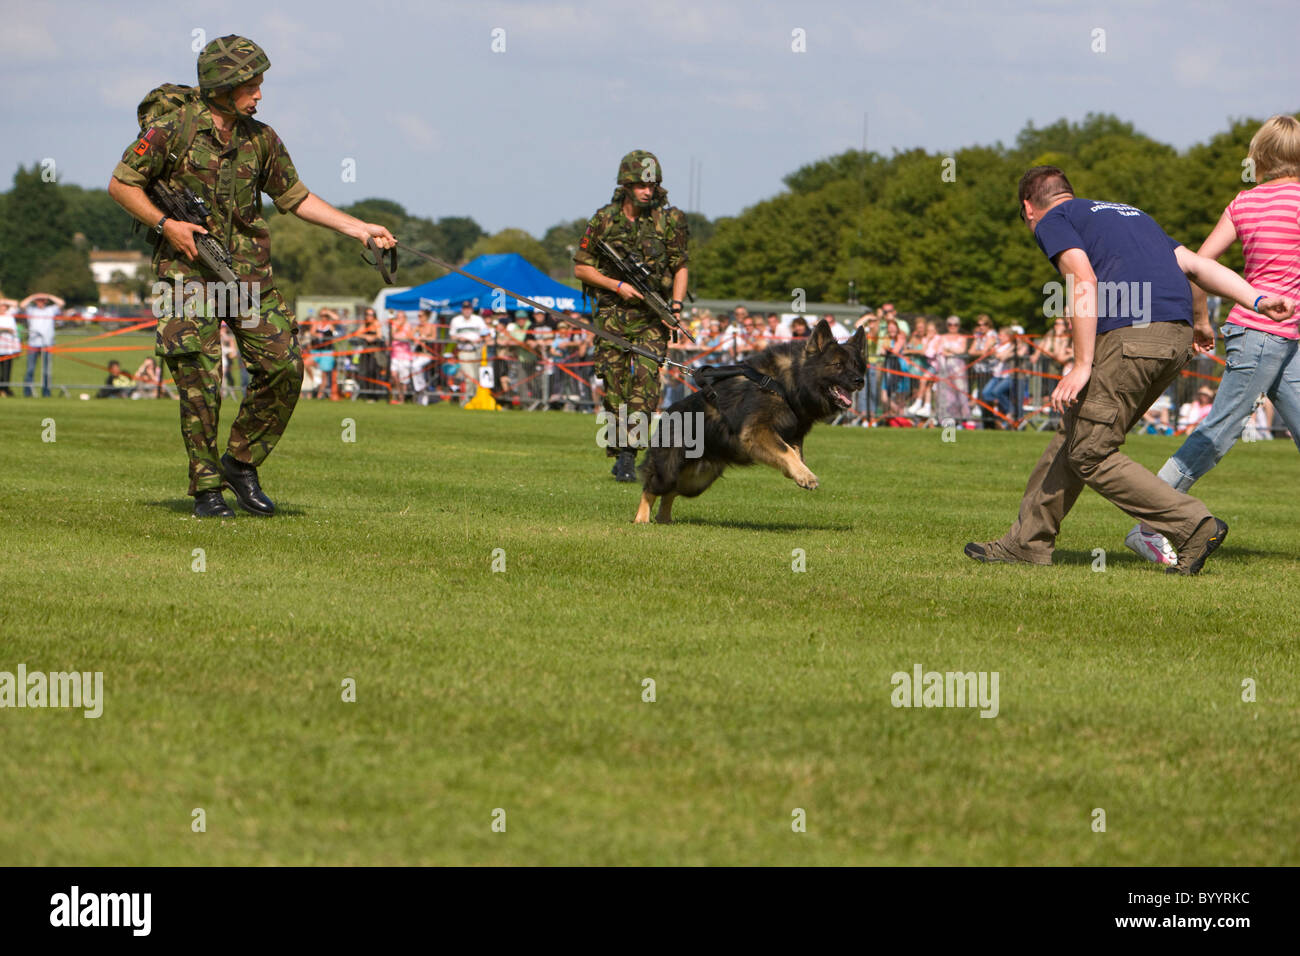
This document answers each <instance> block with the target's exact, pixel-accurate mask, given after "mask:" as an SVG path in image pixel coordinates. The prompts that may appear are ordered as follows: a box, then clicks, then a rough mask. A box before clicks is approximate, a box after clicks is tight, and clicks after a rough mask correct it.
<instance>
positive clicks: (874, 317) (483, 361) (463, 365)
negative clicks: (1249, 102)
mask: <svg viewBox="0 0 1300 956" xmlns="http://www.w3.org/2000/svg"><path fill="white" fill-rule="evenodd" d="M575 317H578V316H576V314H575ZM819 318H821V316H815V315H802V314H792V313H786V314H781V313H776V312H769V313H767V314H765V315H764V314H754V313H751V312H750V310H749V309H748V308H746V307H745V306H743V305H737V306H736V307H735V308H733V309H731V310H730V311H727V312H721V313H718V314H715V313H713V312H712V311H710V310H709V309H703V308H695V309H691V310H690V312H689V315H688V316H687V318H686V320H685V321H686V323H687V326H688V328H689V329H690V330H691V334H692V335H693V336H694V338H695V341H694V342H691V341H689V340H688V339H686V338H685V337H684V336H680V335H677V336H674V339H673V342H672V344H671V347H670V350H669V357H670V358H671V359H673V360H674V361H676V362H680V363H681V364H683V365H687V366H690V367H698V366H701V365H706V364H707V365H723V364H733V363H737V362H743V361H744V360H745V359H746V358H748V357H749V356H751V355H753V354H755V353H757V352H759V351H761V350H762V349H764V348H766V347H767V346H769V345H772V344H776V343H780V342H788V341H791V340H792V339H803V338H806V337H807V336H808V335H809V334H810V331H811V324H812V323H815V322H816V321H817V320H818V319H819ZM825 318H826V319H827V321H828V322H829V323H830V326H831V331H832V334H833V335H834V337H835V338H836V340H837V341H840V342H845V341H847V340H848V339H849V338H850V337H851V336H852V335H853V334H854V332H855V331H856V330H857V329H858V328H864V329H865V330H866V337H867V353H868V375H867V384H866V387H865V388H864V389H862V391H860V392H859V393H858V394H857V395H856V397H855V403H854V407H853V408H852V409H851V410H850V411H848V412H846V413H844V414H843V415H842V416H840V417H841V420H842V421H853V422H855V423H860V424H864V425H867V424H869V425H888V426H898V427H945V426H949V425H951V426H956V427H963V428H981V427H982V428H1018V427H1024V425H1025V423H1026V422H1029V423H1031V424H1034V425H1037V426H1038V427H1048V426H1050V425H1052V424H1054V418H1053V417H1052V413H1051V412H1050V410H1049V409H1048V408H1047V397H1048V396H1049V395H1050V394H1051V391H1052V388H1053V387H1054V386H1055V382H1056V381H1057V379H1058V378H1059V377H1060V376H1061V375H1063V374H1065V373H1066V372H1067V371H1068V370H1069V368H1070V366H1071V363H1072V361H1073V347H1072V344H1071V338H1070V323H1069V321H1068V320H1067V319H1064V318H1058V319H1056V320H1055V321H1053V322H1052V323H1051V325H1050V326H1049V327H1048V329H1047V331H1046V332H1045V333H1044V334H1041V335H1031V334H1027V333H1026V332H1025V329H1024V328H1023V327H1022V326H1020V325H1016V324H1012V323H1004V324H1002V325H1001V326H1000V327H999V326H998V325H997V324H996V323H995V322H994V321H993V319H992V318H991V317H990V316H988V315H985V314H980V315H977V316H976V317H975V319H974V321H973V322H971V323H970V324H969V325H968V324H967V323H966V322H964V321H963V320H962V319H961V318H960V317H959V316H955V315H950V316H948V317H947V318H945V319H940V318H939V317H937V316H927V315H914V314H908V315H901V314H899V313H898V311H897V310H896V309H895V307H894V306H893V304H891V303H885V304H884V305H882V306H881V307H880V308H878V309H864V310H863V311H862V312H861V313H860V314H859V316H858V317H857V318H856V319H851V320H848V321H846V320H844V319H841V318H839V317H836V316H833V315H827V316H825ZM301 324H302V325H303V326H304V329H305V333H306V338H305V344H304V355H305V358H306V375H305V378H304V383H303V391H304V395H308V396H312V397H316V398H330V397H333V398H339V397H356V398H359V399H363V400H367V401H389V402H393V403H402V402H414V403H419V404H429V403H430V402H435V401H456V402H459V403H461V404H464V403H466V402H468V401H469V400H470V399H471V398H472V397H473V396H474V394H475V392H476V391H477V390H478V389H479V388H480V387H484V388H488V389H489V390H490V391H491V392H492V394H493V396H494V398H495V399H496V400H497V401H498V402H499V403H501V404H504V405H507V406H514V407H524V408H543V407H550V408H578V409H591V408H594V407H596V406H597V405H598V401H597V400H596V398H595V395H596V394H598V389H599V387H600V384H601V383H600V381H599V379H596V380H594V381H593V377H592V369H593V365H594V362H593V337H592V335H591V333H589V332H586V331H584V330H581V329H578V328H575V327H573V326H569V325H566V324H562V323H561V324H558V325H557V323H556V322H555V321H553V320H552V319H551V318H550V317H549V316H546V315H542V316H540V317H538V316H535V315H533V314H532V313H531V312H529V311H523V310H521V311H518V312H514V313H493V312H488V311H476V310H475V309H474V307H473V305H472V304H471V303H468V302H467V303H463V304H462V305H461V306H460V308H459V309H457V310H455V311H453V312H452V313H450V314H435V313H433V312H430V311H422V312H420V313H419V314H418V316H416V317H414V318H411V317H410V316H408V315H405V314H400V313H390V314H389V316H388V317H387V319H386V320H385V321H381V320H380V318H379V317H378V316H377V315H376V313H375V311H374V310H373V309H366V310H365V311H364V312H363V313H362V314H361V315H360V316H358V317H357V318H355V319H352V320H349V318H348V316H346V315H345V314H344V315H340V314H339V313H337V312H334V311H333V310H330V309H322V310H320V311H319V312H318V313H315V314H314V315H310V316H308V317H307V318H306V319H305V320H304V321H303V322H302V323H301ZM483 369H490V370H491V374H490V375H484V373H483V371H482V370H483ZM1201 371H1203V372H1208V371H1210V369H1209V368H1205V369H1201ZM228 374H230V373H229V372H228ZM663 374H664V376H665V378H664V394H663V405H664V406H665V407H666V406H668V405H670V404H672V403H673V402H675V401H677V400H679V399H681V398H683V397H684V396H685V395H686V394H687V393H688V391H689V387H688V385H687V383H686V380H685V377H684V376H682V375H680V374H677V370H673V369H666V370H665V372H664V373H663ZM228 381H230V384H231V385H233V384H234V383H233V380H229V379H228ZM1195 390H1196V385H1195V383H1194V382H1193V381H1191V380H1187V379H1184V380H1180V382H1179V383H1177V384H1176V385H1175V387H1174V388H1172V389H1171V394H1170V395H1169V396H1167V397H1166V398H1165V399H1163V400H1162V402H1158V403H1157V406H1156V408H1155V409H1154V410H1153V411H1154V412H1155V413H1156V418H1157V419H1158V418H1160V415H1159V410H1160V409H1161V408H1162V407H1164V408H1165V410H1166V412H1167V413H1168V414H1167V415H1166V416H1165V417H1166V418H1167V419H1169V421H1168V422H1167V423H1165V424H1156V423H1154V422H1153V425H1154V427H1156V428H1160V429H1165V428H1167V429H1169V430H1171V431H1174V430H1177V431H1182V430H1184V429H1185V428H1186V427H1187V426H1186V425H1185V424H1184V423H1183V422H1181V421H1179V416H1178V415H1176V414H1174V413H1173V410H1174V409H1177V408H1179V407H1180V406H1183V405H1186V404H1189V403H1192V402H1193V394H1192V393H1193V392H1194V391H1195Z"/></svg>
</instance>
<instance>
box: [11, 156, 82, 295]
mask: <svg viewBox="0 0 1300 956" xmlns="http://www.w3.org/2000/svg"><path fill="white" fill-rule="evenodd" d="M72 235H73V229H72V224H71V222H70V220H69V218H68V207H67V200H66V199H65V197H64V194H63V192H62V191H61V190H60V189H59V187H58V185H57V184H55V183H53V182H44V181H43V180H42V178H41V170H40V165H39V164H35V165H33V166H32V168H31V169H30V170H29V169H27V168H26V167H24V166H19V167H18V171H17V172H16V173H14V186H13V189H12V190H11V191H10V192H9V193H8V195H7V197H6V199H5V203H4V206H3V220H2V221H0V288H2V289H4V291H5V292H6V293H7V294H8V295H11V296H14V297H17V298H21V297H22V296H25V295H27V294H28V293H29V292H33V291H35V290H36V286H35V285H33V283H32V280H33V279H35V278H36V277H37V276H40V275H44V274H46V273H49V272H51V271H53V270H54V259H55V256H57V255H58V254H59V253H60V252H62V251H64V250H66V249H71V248H73V245H72ZM83 255H84V254H83ZM70 262H71V260H70V259H67V258H65V259H63V260H60V269H59V273H60V274H61V275H62V274H63V273H64V272H65V270H68V269H70ZM87 269H89V266H87ZM68 276H69V277H70V276H71V271H68ZM45 291H53V290H50V289H46V290H45Z"/></svg>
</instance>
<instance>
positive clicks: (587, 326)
mask: <svg viewBox="0 0 1300 956" xmlns="http://www.w3.org/2000/svg"><path fill="white" fill-rule="evenodd" d="M366 247H367V248H369V249H371V250H373V251H374V252H375V258H376V260H378V261H377V262H371V261H370V260H369V259H366V257H365V255H364V254H363V255H362V257H361V258H363V259H365V261H366V264H367V265H372V266H376V267H377V268H378V269H379V274H380V275H381V276H383V277H384V283H385V284H386V285H392V284H393V276H395V275H396V274H397V249H398V248H399V247H400V248H402V249H404V250H406V251H407V252H409V253H410V254H411V255H413V256H418V257H419V258H421V259H424V260H425V261H426V262H432V263H433V264H434V265H435V266H441V267H442V268H444V269H447V270H448V271H450V272H454V273H456V274H457V275H462V276H464V277H465V278H466V279H473V280H474V281H475V282H477V283H478V284H479V285H484V286H487V287H488V288H489V289H500V290H501V291H502V292H504V293H505V294H506V295H508V296H510V298H512V299H517V300H519V301H520V302H523V303H524V304H526V305H531V306H532V307H533V308H534V309H536V310H537V311H538V312H541V313H543V314H545V315H549V316H550V317H551V318H552V319H554V320H555V321H557V322H563V323H565V324H566V325H573V326H577V327H578V328H580V329H583V330H585V331H587V332H590V333H592V334H593V335H596V336H598V337H600V338H602V339H604V340H605V341H606V342H612V343H614V344H615V345H617V346H618V347H619V348H621V349H623V350H624V351H627V352H635V353H636V354H637V355H640V356H642V357H643V358H648V359H649V360H650V361H652V362H654V363H655V364H656V365H672V366H675V367H676V368H680V369H682V370H684V371H686V372H691V371H692V369H691V367H690V366H689V365H683V364H682V363H680V362H674V361H672V360H671V359H669V358H668V357H667V356H664V357H662V358H661V357H660V356H658V355H655V353H654V352H651V351H650V350H649V349H647V348H643V347H642V346H640V345H637V344H635V343H633V342H629V341H628V340H627V339H625V338H623V337H622V336H621V335H615V334H614V333H613V332H606V331H605V330H604V329H600V328H597V327H596V326H594V325H592V324H591V323H589V322H584V321H582V320H581V319H575V318H572V317H570V316H567V315H565V314H564V313H562V312H556V311H555V310H554V309H548V308H547V307H546V306H544V305H542V304H541V303H540V302H534V301H533V300H532V299H530V298H528V297H527V296H523V295H520V294H519V293H518V292H511V291H510V290H509V289H507V288H505V287H503V286H500V285H497V284H496V283H495V282H489V281H488V280H487V279H484V278H482V277H481V276H476V275H474V273H472V272H466V271H465V270H464V269H459V268H457V267H456V266H454V265H452V264H451V263H450V262H444V261H443V260H442V259H439V258H438V257H437V256H431V255H429V254H428V253H427V252H421V251H420V250H419V249H412V248H411V247H410V246H408V245H406V244H405V243H403V242H401V241H399V242H398V243H397V246H394V247H393V248H392V249H388V250H382V251H386V252H387V253H388V255H389V262H388V268H387V269H385V268H384V264H383V260H382V259H381V258H380V255H379V253H380V252H381V250H380V249H379V246H378V245H377V244H376V243H375V240H374V239H370V240H368V241H367V242H366Z"/></svg>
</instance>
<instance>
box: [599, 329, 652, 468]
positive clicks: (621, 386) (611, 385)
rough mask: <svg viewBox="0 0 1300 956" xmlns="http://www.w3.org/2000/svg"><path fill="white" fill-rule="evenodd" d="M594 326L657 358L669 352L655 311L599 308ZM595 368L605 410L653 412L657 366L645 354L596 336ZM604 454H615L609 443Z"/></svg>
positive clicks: (615, 411)
mask: <svg viewBox="0 0 1300 956" xmlns="http://www.w3.org/2000/svg"><path fill="white" fill-rule="evenodd" d="M596 326H597V327H598V328H602V329H605V330H606V331H609V332H613V333H614V334H615V335H620V336H622V337H623V338H625V339H627V340H628V341H629V342H633V343H635V344H636V345H639V346H641V347H642V348H644V349H646V350H647V351H650V352H653V353H654V354H655V355H658V356H659V357H660V358H662V357H663V356H665V355H667V354H668V329H667V328H666V327H665V326H664V324H663V322H661V321H660V320H659V318H658V317H657V316H654V315H643V314H641V313H639V312H631V311H629V310H626V309H601V310H600V312H599V314H598V315H597V316H596ZM595 372H596V374H597V375H599V376H600V378H601V380H602V381H604V383H605V397H604V399H603V400H602V404H603V405H604V406H605V410H606V411H608V412H611V413H613V414H618V407H619V406H620V405H626V406H627V410H628V412H629V413H631V412H644V413H646V414H647V415H653V414H654V413H655V412H657V411H658V410H659V390H660V384H659V366H658V365H656V364H655V363H654V362H652V361H650V360H649V359H648V358H646V357H645V356H644V355H637V354H636V353H635V352H628V351H626V350H625V349H621V348H619V347H618V346H617V345H615V344H614V343H613V342H607V341H606V340H605V339H601V338H598V339H596V365H595ZM605 454H606V455H607V456H610V457H613V456H614V455H617V454H618V449H617V448H615V447H614V446H612V445H611V446H609V447H607V448H606V449H605Z"/></svg>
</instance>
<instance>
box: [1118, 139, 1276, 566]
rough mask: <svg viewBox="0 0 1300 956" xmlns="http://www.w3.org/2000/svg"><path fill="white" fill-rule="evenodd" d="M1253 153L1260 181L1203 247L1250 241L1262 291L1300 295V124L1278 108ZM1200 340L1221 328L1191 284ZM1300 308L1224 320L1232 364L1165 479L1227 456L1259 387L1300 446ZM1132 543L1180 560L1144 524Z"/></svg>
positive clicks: (1242, 311) (1186, 482) (1207, 344)
mask: <svg viewBox="0 0 1300 956" xmlns="http://www.w3.org/2000/svg"><path fill="white" fill-rule="evenodd" d="M1250 160H1251V163H1252V164H1253V165H1254V167H1255V174H1256V176H1257V177H1258V178H1259V180H1260V185H1258V186H1255V187H1254V188H1253V189H1247V190H1245V191H1244V192H1241V193H1239V194H1238V195H1237V198H1236V199H1234V200H1233V201H1232V202H1231V203H1229V204H1228V208H1227V209H1225V210H1224V211H1223V215H1222V216H1221V217H1220V218H1219V223H1218V225H1216V226H1215V227H1214V231H1213V232H1211V233H1210V235H1209V237H1208V238H1207V239H1206V240H1205V242H1204V243H1202V244H1201V248H1200V249H1199V250H1198V251H1199V252H1200V254H1201V255H1203V256H1208V257H1209V258H1211V259H1217V258H1218V257H1219V256H1221V255H1223V254H1224V253H1225V252H1226V251H1227V250H1228V248H1229V247H1230V246H1231V245H1232V244H1233V243H1234V242H1236V241H1237V240H1238V239H1240V240H1241V244H1242V250H1243V252H1244V253H1245V257H1246V268H1245V270H1244V275H1245V277H1246V280H1247V281H1248V282H1250V283H1251V285H1253V286H1255V287H1256V288H1257V289H1259V290H1261V291H1264V292H1268V293H1270V294H1274V295H1282V296H1286V297H1287V298H1289V299H1293V300H1294V299H1296V298H1300V122H1297V121H1296V119H1295V118H1294V117H1291V116H1274V117H1273V118H1272V119H1270V120H1269V121H1268V122H1266V123H1265V124H1264V125H1263V126H1261V127H1260V128H1259V131H1258V132H1256V133H1255V135H1254V137H1253V138H1252V139H1251V141H1250ZM1192 296H1193V303H1194V305H1193V311H1194V314H1195V316H1196V322H1195V326H1194V329H1195V335H1196V347H1197V349H1198V350H1200V351H1202V352H1212V351H1213V350H1214V330H1213V328H1212V327H1211V325H1210V320H1209V316H1208V314H1207V309H1206V299H1205V292H1204V291H1202V290H1201V288H1200V287H1199V286H1196V285H1193V286H1192ZM1298 321H1300V313H1297V314H1296V315H1293V316H1292V317H1291V318H1290V319H1287V320H1286V321H1284V322H1275V321H1273V320H1272V319H1270V318H1268V317H1267V316H1263V315H1260V314H1259V313H1257V312H1252V311H1250V310H1249V309H1246V308H1243V307H1242V306H1240V305H1238V306H1234V307H1233V309H1232V311H1231V312H1230V313H1228V317H1227V319H1226V321H1225V322H1224V325H1223V338H1224V342H1225V344H1226V347H1227V366H1226V368H1225V369H1224V373H1223V381H1222V382H1221V383H1220V385H1219V391H1218V393H1217V394H1216V395H1215V398H1214V407H1213V409H1212V410H1211V411H1210V414H1209V415H1208V416H1207V417H1206V418H1205V419H1204V421H1202V422H1201V424H1200V425H1198V426H1197V428H1196V430H1195V431H1193V432H1192V433H1191V434H1190V435H1188V436H1187V440H1186V441H1184V442H1183V445H1182V447H1181V448H1179V449H1178V451H1176V452H1174V455H1173V457H1172V458H1170V459H1169V460H1168V461H1167V462H1165V464H1164V467H1163V468H1161V469H1160V472H1159V475H1160V478H1161V479H1163V480H1164V482H1165V483H1166V484H1168V485H1171V486H1173V487H1174V488H1177V489H1178V490H1179V491H1182V492H1186V491H1188V489H1190V488H1191V487H1192V485H1193V484H1195V483H1196V481H1197V479H1199V478H1200V477H1201V476H1202V475H1204V474H1205V473H1206V472H1208V471H1209V470H1210V469H1211V468H1213V467H1214V466H1215V465H1217V464H1218V463H1219V460H1220V459H1221V458H1223V456H1224V455H1226V454H1227V453H1228V449H1230V448H1231V447H1232V446H1233V445H1234V444H1235V443H1236V441H1237V439H1238V438H1240V437H1241V433H1242V429H1243V428H1244V427H1245V424H1246V421H1247V419H1249V417H1250V415H1251V413H1252V412H1253V410H1254V408H1255V404H1256V402H1257V401H1258V400H1259V397H1260V395H1267V396H1268V397H1269V399H1271V400H1272V402H1273V405H1274V407H1275V408H1276V409H1277V414H1278V415H1279V416H1280V417H1281V419H1282V421H1283V422H1285V423H1286V427H1287V428H1288V429H1289V430H1290V432H1291V437H1292V438H1293V439H1294V440H1295V442H1296V445H1297V446H1298V447H1300V351H1298V348H1300V327H1298V325H1297V322H1298ZM1125 543H1126V544H1128V546H1129V547H1130V548H1132V549H1133V550H1134V551H1137V552H1138V554H1141V555H1143V556H1144V557H1146V558H1148V559H1150V560H1152V561H1157V562H1159V563H1161V564H1172V563H1173V562H1174V561H1175V560H1176V556H1175V555H1174V552H1173V549H1172V548H1171V547H1169V544H1168V542H1166V541H1164V539H1163V538H1162V537H1161V536H1160V535H1158V534H1155V533H1153V532H1151V531H1150V529H1148V528H1145V527H1143V526H1141V525H1138V526H1137V527H1135V528H1133V529H1132V530H1131V531H1130V532H1129V534H1128V538H1127V539H1126V540H1125Z"/></svg>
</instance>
